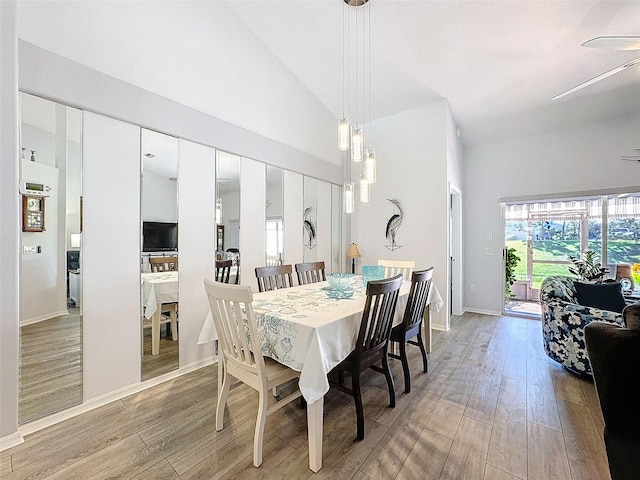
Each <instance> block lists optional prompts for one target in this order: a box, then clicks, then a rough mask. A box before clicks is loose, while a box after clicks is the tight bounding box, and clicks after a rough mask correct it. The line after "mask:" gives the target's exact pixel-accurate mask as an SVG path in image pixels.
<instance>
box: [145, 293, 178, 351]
mask: <svg viewBox="0 0 640 480" xmlns="http://www.w3.org/2000/svg"><path fill="white" fill-rule="evenodd" d="M160 311H161V313H160V326H162V325H167V326H170V327H171V332H169V331H168V330H167V336H169V334H171V339H172V340H174V341H175V340H178V304H177V303H163V304H162V308H161V309H160ZM152 326H153V325H152V321H151V319H150V318H149V319H148V318H146V317H145V316H143V317H142V342H143V343H142V345H143V350H142V351H143V352H144V329H145V328H152ZM153 341H154V340H153V339H152V340H151V342H152V343H153ZM152 350H153V347H152Z"/></svg>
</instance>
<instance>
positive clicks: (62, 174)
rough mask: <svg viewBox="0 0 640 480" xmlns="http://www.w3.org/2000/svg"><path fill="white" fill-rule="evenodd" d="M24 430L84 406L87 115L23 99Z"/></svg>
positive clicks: (21, 413)
mask: <svg viewBox="0 0 640 480" xmlns="http://www.w3.org/2000/svg"><path fill="white" fill-rule="evenodd" d="M20 111H21V125H20V126H21V129H20V130H21V145H22V160H21V164H20V181H21V193H22V194H23V195H22V222H23V225H22V233H21V242H20V244H21V245H20V249H21V253H22V254H21V255H20V373H19V374H20V398H19V406H18V418H19V423H20V424H24V423H26V422H28V421H30V420H34V419H37V418H40V417H43V416H46V415H49V414H51V413H54V412H58V411H60V410H64V409H65V408H68V407H71V406H73V405H78V404H80V403H82V398H83V397H82V270H81V268H80V264H81V256H80V251H81V232H82V217H81V209H82V145H81V134H82V111H81V110H78V109H76V108H71V107H67V106H65V105H61V104H58V103H55V102H52V101H50V100H45V99H42V98H39V97H36V96H33V95H29V94H25V93H20Z"/></svg>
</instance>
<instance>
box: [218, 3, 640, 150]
mask: <svg viewBox="0 0 640 480" xmlns="http://www.w3.org/2000/svg"><path fill="white" fill-rule="evenodd" d="M228 4H229V5H230V6H231V8H232V9H233V11H234V12H235V13H236V14H237V15H238V16H239V17H240V18H241V19H242V21H243V22H244V23H245V24H246V25H247V26H248V27H249V28H250V29H251V30H252V31H253V32H255V34H256V35H257V36H258V37H259V38H260V39H261V40H262V41H263V42H264V44H265V45H267V47H268V48H270V49H271V51H273V53H274V54H275V55H276V56H277V57H278V58H280V60H282V62H284V63H285V64H286V65H287V67H288V68H289V69H290V70H291V71H292V72H293V74H294V75H295V76H296V77H298V78H299V79H300V80H301V81H302V82H303V83H304V84H305V85H306V86H307V87H308V88H309V90H310V91H311V92H313V94H314V95H315V96H316V97H318V98H319V99H320V101H321V102H322V103H323V104H324V105H325V106H326V107H327V108H328V109H329V110H330V111H331V112H332V113H333V114H334V115H335V116H336V117H339V116H340V115H341V112H342V108H343V107H342V105H343V100H342V92H343V86H342V85H343V78H344V77H343V57H342V51H343V47H342V42H343V22H344V24H345V25H348V27H347V28H346V29H344V30H348V35H349V37H348V38H352V37H353V36H354V34H355V28H356V27H355V25H356V23H355V21H356V20H355V19H356V16H359V20H357V22H358V23H357V25H358V27H357V28H359V29H360V33H359V36H360V41H366V43H368V44H370V78H371V103H372V106H371V112H372V114H373V117H374V118H377V117H383V116H387V115H392V114H395V113H398V112H401V111H404V110H408V109H412V108H416V107H419V106H421V105H424V104H426V103H429V102H433V101H436V100H439V99H442V98H446V99H447V100H448V101H449V104H450V107H451V110H452V112H453V115H454V118H455V120H456V122H457V124H458V126H459V127H460V130H461V134H462V141H463V144H464V145H466V146H469V145H477V144H484V143H492V142H495V141H501V140H504V139H508V138H512V137H518V136H526V135H531V134H535V133H541V132H545V131H550V130H557V129H562V128H567V127H570V126H572V125H576V124H580V123H590V122H594V121H599V120H605V119H608V118H612V117H618V116H623V115H629V114H633V113H638V112H640V66H636V67H634V68H630V69H627V70H626V71H623V72H621V73H618V74H616V75H614V76H611V77H609V78H607V79H604V80H602V81H600V82H598V83H596V84H594V85H591V86H589V87H587V88H584V89H582V90H580V91H578V92H576V93H573V94H571V95H569V96H567V97H564V98H562V99H558V100H554V101H552V100H551V98H552V97H553V96H554V95H557V94H559V93H561V92H563V91H565V90H567V89H569V88H571V87H573V86H575V85H577V84H579V83H581V82H584V81H586V80H589V79H590V78H592V77H595V76H597V75H599V74H601V73H603V72H605V71H607V70H610V69H612V68H614V67H617V66H619V65H621V64H624V63H626V62H628V61H629V60H632V59H634V58H637V57H640V50H636V51H613V50H603V49H596V48H586V47H582V46H581V44H582V43H584V42H586V41H587V40H589V39H591V38H594V37H598V36H610V35H625V36H640V2H638V1H637V0H633V1H603V0H598V1H569V2H565V1H544V0H543V1H540V0H534V1H529V0H523V1H516V0H506V1H504V0H503V1H500V0H497V1H496V0H491V1H476V0H474V1H464V0H443V1H437V0H436V1H420V0H409V1H402V0H370V2H369V3H368V4H366V5H365V6H362V7H346V6H345V4H344V2H343V1H342V0H323V1H295V0H294V1H286V0H285V1H282V0H272V1H264V2H255V1H245V0H233V1H229V2H228ZM345 18H346V20H345ZM363 21H364V31H365V35H364V37H363V35H362V31H363V27H362V25H363V23H362V22H363ZM367 25H370V27H368V26H367ZM363 39H364V40H363ZM352 42H353V40H352ZM347 43H348V42H347ZM367 55H368V54H367ZM365 56H366V55H365ZM354 61H355V59H354V55H353V51H352V52H351V62H352V63H353V62H354ZM352 70H353V68H352ZM366 73H367V74H368V73H369V67H367V69H366ZM352 74H353V72H352ZM352 77H353V75H352ZM361 78H362V76H361ZM352 83H353V78H352ZM363 88H366V83H365V85H364V87H363Z"/></svg>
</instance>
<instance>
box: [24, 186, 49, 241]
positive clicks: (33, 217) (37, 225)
mask: <svg viewBox="0 0 640 480" xmlns="http://www.w3.org/2000/svg"><path fill="white" fill-rule="evenodd" d="M22 231H23V232H44V197H32V196H30V195H23V196H22Z"/></svg>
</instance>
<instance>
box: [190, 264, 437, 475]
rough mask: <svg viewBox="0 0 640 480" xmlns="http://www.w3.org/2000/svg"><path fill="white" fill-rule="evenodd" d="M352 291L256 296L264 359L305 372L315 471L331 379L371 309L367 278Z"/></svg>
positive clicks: (308, 289) (207, 334)
mask: <svg viewBox="0 0 640 480" xmlns="http://www.w3.org/2000/svg"><path fill="white" fill-rule="evenodd" d="M431 285H432V287H431V288H432V289H433V290H434V293H433V294H431V295H430V297H431V298H430V304H431V305H430V309H432V310H436V309H437V310H439V309H440V308H441V307H442V299H441V298H440V295H439V293H438V291H437V288H436V287H435V285H434V284H433V283H432V284H431ZM410 288H411V282H410V281H408V280H404V281H403V283H402V287H401V289H400V292H399V295H398V303H397V306H396V312H395V318H394V324H398V323H400V322H401V321H402V316H403V314H404V309H405V306H406V302H407V298H408V294H409V290H410ZM350 290H351V291H352V292H353V293H351V294H350V296H348V297H347V296H345V298H335V297H336V295H335V294H334V292H332V291H331V289H330V288H329V284H328V282H326V281H325V282H319V283H312V284H307V285H299V286H295V287H290V288H283V289H278V290H271V291H266V292H259V293H254V294H253V311H254V314H255V318H256V323H257V326H258V332H259V335H260V344H261V349H262V354H263V355H264V356H268V357H270V358H272V359H274V360H276V361H278V362H280V363H282V364H283V365H286V366H288V367H290V368H292V369H293V370H296V371H299V372H300V378H299V382H298V386H299V388H300V391H301V392H302V396H303V397H304V399H305V400H306V403H307V423H308V425H307V428H308V439H309V468H310V469H311V470H312V471H313V472H318V471H319V470H320V469H321V468H322V428H323V425H322V416H323V410H324V395H325V394H326V393H327V392H328V391H329V380H328V377H327V375H328V373H329V372H330V371H331V370H332V369H333V367H335V366H336V365H338V364H339V363H340V362H341V361H342V360H344V359H345V358H346V357H347V356H348V355H349V354H350V353H351V351H353V349H354V348H355V343H356V338H357V334H358V329H359V327H360V320H361V317H362V312H363V310H364V306H365V301H366V287H365V286H364V284H363V278H362V277H361V276H358V275H356V276H354V279H353V281H352V285H351V288H350ZM430 293H431V292H430ZM338 296H340V295H338ZM427 310H429V309H427ZM426 316H427V315H425V317H426ZM212 324H213V318H212V317H211V316H210V315H209V316H208V317H207V319H206V320H205V324H204V325H203V327H202V330H201V335H200V338H199V343H204V342H206V341H210V339H212V338H215V328H213V327H212ZM427 328H428V329H429V330H430V325H426V324H425V330H426V329H427ZM429 338H430V336H429ZM354 423H355V422H354Z"/></svg>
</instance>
